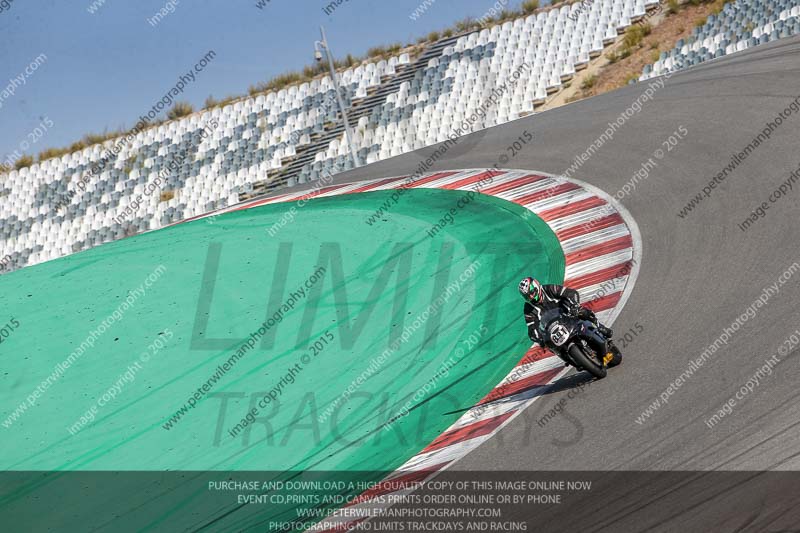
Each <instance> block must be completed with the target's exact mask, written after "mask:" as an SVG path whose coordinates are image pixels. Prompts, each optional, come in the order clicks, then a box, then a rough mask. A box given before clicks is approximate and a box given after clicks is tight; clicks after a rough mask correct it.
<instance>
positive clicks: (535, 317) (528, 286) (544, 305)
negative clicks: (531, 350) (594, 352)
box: [518, 277, 620, 367]
mask: <svg viewBox="0 0 800 533" xmlns="http://www.w3.org/2000/svg"><path fill="white" fill-rule="evenodd" d="M518 288H519V293H520V295H521V296H522V299H523V300H525V307H524V310H523V313H524V315H525V324H526V325H527V326H528V337H530V339H531V341H533V342H535V343H537V344H539V345H540V346H544V339H543V338H542V334H541V332H540V331H539V321H540V319H541V317H542V313H543V312H544V311H547V310H549V309H553V308H554V307H560V308H561V310H563V311H564V312H566V313H567V314H569V315H572V316H574V317H577V318H578V319H580V320H588V321H589V322H591V323H592V324H594V326H595V327H596V328H597V331H598V333H600V335H602V336H603V337H605V339H606V345H607V347H608V350H609V352H610V354H611V355H612V356H613V358H612V359H611V362H609V364H608V366H609V367H611V366H616V365H617V364H619V361H620V357H619V356H620V353H619V349H618V348H617V347H616V345H615V344H614V341H612V340H611V337H612V336H613V335H614V332H613V331H612V330H611V329H610V328H607V327H606V326H604V325H603V324H601V323H600V322H598V321H597V316H595V314H594V313H593V312H592V310H591V309H587V308H585V307H583V306H581V304H580V295H579V294H578V291H576V290H575V289H570V288H569V287H564V286H563V285H542V284H541V283H539V281H538V280H536V279H534V278H531V277H527V278H523V279H522V281H520V282H519V287H518ZM596 348H599V347H596ZM558 356H559V357H561V354H558ZM561 358H562V359H563V360H564V365H565V366H568V365H570V364H571V363H570V362H569V361H567V360H566V359H565V358H564V357H561Z"/></svg>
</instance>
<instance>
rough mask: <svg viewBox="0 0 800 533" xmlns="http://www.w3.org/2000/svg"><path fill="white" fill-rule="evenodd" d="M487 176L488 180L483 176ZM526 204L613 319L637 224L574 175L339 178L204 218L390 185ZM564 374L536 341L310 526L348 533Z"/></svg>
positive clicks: (582, 286)
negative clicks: (391, 465) (483, 389)
mask: <svg viewBox="0 0 800 533" xmlns="http://www.w3.org/2000/svg"><path fill="white" fill-rule="evenodd" d="M489 177H491V179H488V178H489ZM478 183H484V186H483V188H481V189H480V192H481V193H483V194H488V195H491V196H496V197H498V198H502V199H505V200H508V201H511V202H514V203H517V204H520V205H522V206H524V207H525V208H526V209H528V210H530V211H531V212H533V213H534V214H536V215H537V216H539V217H540V218H541V219H542V220H544V221H545V222H546V223H547V224H548V225H549V226H550V227H551V228H552V230H553V231H554V233H555V234H556V236H557V237H558V239H559V241H560V242H561V247H562V249H563V251H564V255H565V258H566V272H565V282H564V283H565V285H567V286H569V287H573V288H575V289H577V290H578V291H579V292H580V295H581V301H582V302H583V303H584V304H585V305H586V306H587V307H589V308H591V309H592V310H594V311H595V313H596V314H597V316H598V318H599V319H600V320H601V321H602V322H605V323H607V324H611V323H613V321H614V319H615V318H616V316H617V315H618V314H619V311H620V309H621V305H622V304H624V301H625V300H626V299H627V296H628V295H629V294H630V292H631V290H632V289H633V285H634V282H635V278H636V274H637V273H638V267H639V254H640V253H641V251H640V250H639V249H638V246H639V244H638V243H639V237H638V229H637V228H636V225H635V222H633V220H632V219H631V218H630V215H628V214H627V213H626V212H624V211H623V210H621V208H620V207H619V206H617V205H615V204H614V202H613V201H612V200H611V199H610V197H609V196H607V195H606V194H605V193H603V192H601V191H599V190H597V189H595V188H594V187H591V186H589V185H587V184H584V183H579V182H577V181H575V180H567V179H564V178H560V177H556V176H551V175H547V174H544V173H541V172H531V171H524V170H487V169H470V170H460V171H450V172H434V173H430V174H426V175H423V176H420V177H419V178H417V179H415V180H413V181H411V180H409V179H407V178H406V177H396V178H381V179H377V180H370V181H362V182H358V183H351V184H338V185H333V186H330V187H322V188H320V189H318V190H312V191H310V192H309V191H301V192H297V193H288V194H282V195H280V196H276V197H273V198H266V199H261V200H256V201H251V202H246V203H243V204H239V205H236V206H233V207H230V208H226V209H222V210H219V211H217V212H214V213H209V214H208V215H205V216H213V215H218V214H221V213H224V212H228V211H234V210H240V209H249V208H251V207H256V206H259V205H265V204H271V203H280V202H291V201H297V200H300V199H308V198H314V197H318V196H319V197H322V196H335V195H340V194H355V193H359V192H367V191H379V190H391V189H396V188H439V189H450V190H471V189H474V188H475V185H476V184H478ZM567 372H569V369H565V368H564V366H563V363H562V362H561V360H560V359H559V358H558V357H557V356H555V355H554V354H552V353H550V352H548V351H547V350H545V349H542V348H540V347H536V346H534V347H531V348H530V349H529V350H528V352H527V353H525V354H524V355H523V356H522V357H521V358H520V360H519V362H518V363H517V365H516V366H515V368H514V369H513V370H512V371H511V372H510V373H509V374H508V376H506V377H505V378H504V379H503V380H502V381H501V382H500V383H498V384H497V386H495V387H494V389H493V390H492V391H490V392H489V393H488V394H487V395H486V396H485V397H484V398H483V399H481V400H480V401H479V402H478V403H477V404H476V405H475V406H473V407H472V408H471V409H469V410H468V411H467V412H466V413H464V415H463V416H461V418H459V419H458V420H457V421H456V422H455V423H454V424H453V425H452V426H450V427H449V428H448V429H447V430H445V431H444V432H443V433H442V434H441V435H439V436H438V437H437V438H436V439H434V441H433V442H431V443H430V444H429V445H428V446H426V447H425V448H424V449H423V450H421V451H420V452H419V453H417V454H416V455H415V456H414V457H412V458H411V459H409V460H408V461H406V462H405V463H404V464H403V465H402V466H400V468H398V469H397V470H396V471H395V472H394V473H393V474H391V475H390V476H388V477H387V478H386V480H384V483H385V485H384V486H382V485H381V484H378V486H376V487H375V488H373V489H371V490H370V491H368V492H365V493H364V494H362V495H361V496H360V497H359V498H357V499H356V500H355V501H354V502H352V503H351V504H349V505H348V514H347V516H344V515H342V514H339V513H338V512H337V511H333V513H332V514H331V515H330V516H329V517H328V518H326V519H325V520H324V521H322V522H320V523H318V524H317V525H316V526H314V527H313V528H311V530H310V531H317V532H322V531H346V530H347V529H348V528H349V527H352V526H353V525H354V524H355V523H358V522H361V521H363V520H364V518H354V517H357V516H358V515H357V514H354V513H353V511H354V510H355V509H357V508H359V507H360V508H363V511H364V514H363V516H374V514H375V512H376V511H377V510H379V509H381V508H384V507H387V505H386V504H378V503H377V502H375V501H374V500H373V499H372V498H374V497H375V496H376V495H378V494H386V493H397V494H403V493H407V492H411V491H413V490H414V485H415V484H417V483H420V482H422V481H425V480H428V479H430V478H431V477H433V476H435V475H436V474H437V473H438V472H440V471H442V470H444V469H446V468H447V467H449V466H451V465H452V464H454V463H455V462H456V461H458V460H459V459H461V458H462V457H464V456H465V455H467V454H468V453H469V452H470V451H472V450H474V449H475V448H477V447H478V446H480V445H481V443H483V442H485V441H486V440H488V439H490V438H491V437H492V436H493V435H494V434H495V433H497V432H498V431H499V430H500V429H501V428H502V427H503V426H504V425H506V424H508V423H509V422H510V421H511V420H512V419H513V418H514V417H515V416H516V415H518V414H519V413H520V412H521V411H522V410H523V409H525V408H526V407H528V406H529V405H530V404H531V403H532V402H534V401H535V400H536V399H537V398H539V397H540V396H541V395H542V394H543V393H544V392H545V390H546V386H547V385H549V384H551V383H553V382H554V381H556V380H557V379H559V378H560V377H562V376H563V375H565V374H566V373H567Z"/></svg>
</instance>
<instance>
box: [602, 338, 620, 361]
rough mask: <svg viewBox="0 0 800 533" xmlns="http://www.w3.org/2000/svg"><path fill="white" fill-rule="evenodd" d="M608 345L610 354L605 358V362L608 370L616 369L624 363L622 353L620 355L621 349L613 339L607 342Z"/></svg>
mask: <svg viewBox="0 0 800 533" xmlns="http://www.w3.org/2000/svg"><path fill="white" fill-rule="evenodd" d="M606 345H607V346H608V353H607V354H606V356H605V357H604V358H603V362H604V363H605V364H606V366H607V367H608V368H611V367H615V366H617V365H618V364H620V363H621V362H622V353H620V351H619V348H617V345H616V344H614V341H612V340H611V339H608V340H607V341H606Z"/></svg>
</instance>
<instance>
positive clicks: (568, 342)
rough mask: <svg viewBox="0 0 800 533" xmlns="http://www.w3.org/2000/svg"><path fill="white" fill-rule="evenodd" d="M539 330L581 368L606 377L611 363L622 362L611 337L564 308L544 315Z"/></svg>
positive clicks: (562, 355)
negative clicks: (610, 341) (608, 338)
mask: <svg viewBox="0 0 800 533" xmlns="http://www.w3.org/2000/svg"><path fill="white" fill-rule="evenodd" d="M539 331H540V333H541V334H542V338H543V339H544V341H545V346H546V347H547V348H549V349H551V350H552V351H554V352H557V353H558V354H560V355H561V357H562V358H563V359H564V360H566V361H569V362H571V363H572V365H573V366H574V367H575V368H577V369H579V370H585V371H586V372H589V373H590V374H591V375H593V376H594V377H596V378H597V379H603V378H604V377H606V374H607V372H608V368H607V367H608V365H609V364H611V365H612V366H616V365H618V364H619V363H621V362H622V354H621V353H619V350H616V349H615V350H613V351H611V350H610V349H609V348H610V347H609V346H608V343H607V339H606V338H605V337H603V336H602V335H601V334H600V332H598V331H597V328H596V327H595V325H594V324H592V323H591V322H590V321H588V320H581V319H579V318H576V317H574V316H572V315H570V314H568V313H566V312H564V310H562V309H560V308H555V309H549V310H547V311H545V312H544V313H543V314H542V317H541V319H540V321H539Z"/></svg>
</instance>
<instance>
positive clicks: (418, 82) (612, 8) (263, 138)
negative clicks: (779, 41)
mask: <svg viewBox="0 0 800 533" xmlns="http://www.w3.org/2000/svg"><path fill="white" fill-rule="evenodd" d="M657 4H658V0H596V1H594V2H592V3H591V4H588V3H583V4H581V3H575V4H572V5H565V6H562V7H558V8H554V9H551V10H548V11H543V12H540V13H537V14H535V15H530V16H527V17H522V18H519V19H516V20H514V21H509V22H506V23H504V24H502V25H496V26H493V27H491V28H487V29H482V30H477V31H472V32H468V33H466V34H463V35H459V36H455V37H451V38H445V39H441V40H439V41H437V42H435V43H431V44H428V45H427V46H426V47H424V49H423V50H422V51H421V52H420V53H419V54H418V55H417V57H415V58H412V57H410V56H409V55H408V54H400V55H397V56H395V57H391V58H390V59H389V60H382V61H377V62H371V63H367V64H362V65H360V66H357V67H355V68H351V69H348V70H346V71H344V72H342V73H341V75H340V78H341V79H340V82H341V85H342V92H343V97H344V100H345V103H346V105H347V106H348V107H349V115H350V117H351V122H352V126H353V130H354V142H355V145H356V147H357V155H358V159H359V162H360V163H361V164H365V163H372V162H374V161H378V160H382V159H385V158H388V157H392V156H396V155H399V154H401V153H405V152H409V151H411V150H414V149H418V148H421V147H423V146H427V145H431V144H434V143H437V142H441V141H444V140H446V139H447V138H448V137H449V136H450V134H451V132H452V131H454V130H455V129H456V128H457V127H458V125H459V124H461V123H462V122H463V121H464V120H466V119H467V118H468V117H471V116H472V115H473V113H474V112H475V111H476V110H477V109H479V108H480V107H481V106H482V105H484V104H485V102H486V101H487V98H488V96H489V94H490V93H491V91H492V89H493V88H494V87H495V86H500V85H502V84H503V83H505V82H507V81H508V82H511V81H512V80H511V79H510V78H511V74H512V73H513V72H515V71H517V70H518V69H520V67H521V66H522V65H523V64H527V65H528V66H529V68H528V69H527V70H525V71H524V73H523V76H522V78H520V80H519V82H518V83H514V84H513V85H512V84H511V83H510V84H509V90H508V91H506V92H504V93H503V94H502V95H501V96H500V97H499V102H498V103H497V105H496V106H495V105H493V106H492V107H491V108H490V109H488V111H487V112H486V113H485V114H482V116H480V117H478V118H477V120H475V121H472V120H470V129H472V130H477V129H480V128H486V127H490V126H494V125H496V124H500V123H503V122H506V121H509V120H513V119H515V118H518V117H519V116H521V115H523V114H527V113H531V112H533V110H534V105H535V104H536V103H537V102H539V103H540V102H543V101H544V100H545V99H546V98H547V95H548V94H551V93H553V92H554V91H558V90H559V89H560V88H561V87H562V83H564V82H566V81H567V80H568V79H570V77H571V76H572V75H573V74H574V72H575V71H576V70H578V69H581V68H583V67H584V66H586V64H587V63H588V62H589V60H590V58H591V57H596V56H597V55H599V54H600V53H601V52H602V50H603V48H604V47H605V46H607V45H609V44H610V43H612V42H614V40H615V39H617V36H618V34H619V32H621V31H624V29H625V28H627V27H628V26H629V25H630V24H631V23H632V21H637V20H639V19H641V18H643V17H644V16H645V15H646V10H647V9H648V8H650V7H654V6H656V5H657ZM763 31H766V30H763ZM777 31H779V32H780V31H781V30H777ZM770 33H772V29H770ZM112 144H113V143H112V141H109V142H107V143H104V145H95V146H92V147H89V148H87V149H84V150H82V151H80V152H76V153H74V154H70V155H65V156H63V157H60V158H56V159H50V160H46V161H44V162H42V163H39V164H35V165H33V166H31V167H30V168H25V169H22V170H20V171H12V172H10V173H9V174H8V176H7V178H6V180H5V181H6V183H5V188H4V190H3V191H0V194H5V195H6V198H7V200H8V201H3V202H2V204H0V242H2V253H1V254H0V256H6V255H10V256H11V257H12V265H13V267H12V268H11V269H15V268H20V267H22V266H25V265H29V264H35V263H38V262H41V261H45V260H49V259H52V258H55V257H59V256H62V255H64V254H69V253H72V252H75V251H79V250H82V249H86V248H89V247H92V246H94V245H97V244H100V243H103V242H108V241H111V240H114V239H118V238H120V237H123V236H127V235H131V234H136V233H140V232H143V231H147V230H152V229H157V228H159V227H162V226H164V225H166V224H170V223H173V222H176V221H179V220H183V219H186V218H190V217H193V216H196V215H199V214H202V213H204V212H207V211H209V210H212V209H214V208H218V207H222V206H225V205H230V204H232V203H235V202H237V201H239V200H242V199H244V198H248V197H252V196H253V195H257V194H261V193H264V192H269V191H271V190H274V189H276V188H279V187H284V186H287V185H289V186H291V185H295V184H298V183H306V182H309V181H314V180H318V179H320V178H321V177H323V176H327V175H329V174H335V173H337V172H340V171H344V170H348V169H350V168H351V166H352V163H351V160H350V157H349V153H348V148H347V143H346V142H345V140H344V132H343V126H342V124H341V120H340V115H339V111H338V108H337V104H336V98H335V92H334V90H333V84H332V82H331V79H330V78H329V77H327V76H325V77H321V78H319V79H315V80H313V81H311V82H308V83H303V84H301V85H296V86H292V87H288V88H286V89H284V90H281V91H278V92H272V93H269V94H262V95H258V96H256V97H252V98H246V99H243V100H240V101H237V102H235V103H231V104H230V105H226V106H224V107H221V108H214V109H210V110H207V111H203V112H200V113H196V114H193V115H191V116H189V117H186V118H184V119H180V120H175V121H171V122H168V123H165V124H162V125H160V126H158V127H155V128H151V129H148V130H146V131H144V132H142V133H140V134H139V135H137V136H135V138H133V139H132V140H131V141H130V142H127V143H123V146H122V150H121V152H120V153H119V154H118V156H117V157H116V158H114V159H112V160H111V161H110V162H109V164H107V165H106V166H105V167H103V168H102V169H100V171H99V172H97V174H96V175H92V176H91V179H88V180H87V181H86V187H85V191H84V190H81V189H79V188H77V185H76V183H77V182H78V181H79V180H81V179H85V176H86V175H87V173H89V172H92V169H93V168H94V167H96V166H97V164H98V162H99V161H101V160H102V157H103V154H104V152H105V151H106V149H107V148H108V147H109V146H111V145H112ZM157 176H163V181H164V183H163V185H162V186H161V187H159V188H157V189H156V190H155V191H154V192H153V194H150V195H147V194H145V193H146V192H148V191H150V190H152V189H153V183H154V182H156V181H157ZM72 192H74V193H75V194H74V195H72ZM162 192H164V193H167V194H164V195H163V196H162V195H161V194H160V193H162ZM140 196H141V205H137V203H138V202H139V197H140Z"/></svg>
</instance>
